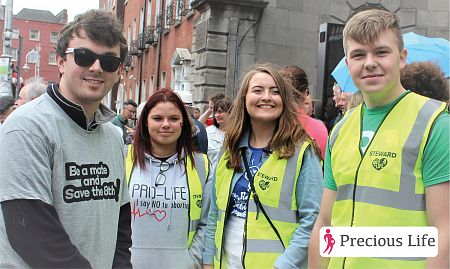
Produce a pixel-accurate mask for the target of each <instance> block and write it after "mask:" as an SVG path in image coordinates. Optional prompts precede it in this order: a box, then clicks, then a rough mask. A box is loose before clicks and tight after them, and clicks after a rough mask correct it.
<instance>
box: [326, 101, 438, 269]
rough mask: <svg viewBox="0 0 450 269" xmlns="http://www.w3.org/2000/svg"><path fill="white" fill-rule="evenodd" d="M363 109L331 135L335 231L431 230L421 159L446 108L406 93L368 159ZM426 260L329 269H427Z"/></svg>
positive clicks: (363, 262) (348, 263) (333, 263)
mask: <svg viewBox="0 0 450 269" xmlns="http://www.w3.org/2000/svg"><path fill="white" fill-rule="evenodd" d="M361 109H362V105H360V106H358V107H356V108H355V109H354V110H352V111H350V112H349V113H348V115H346V117H345V118H344V119H342V120H341V121H340V122H339V123H338V124H337V126H336V127H335V128H334V129H333V131H332V133H331V135H330V142H329V148H330V152H331V168H332V173H333V177H334V179H335V181H336V185H337V193H336V201H335V202H334V206H333V211H332V218H331V225H332V226H354V227H357V226H427V225H428V222H427V216H426V210H425V188H424V184H423V179H422V156H423V152H424V148H425V145H426V143H427V140H428V137H429V134H430V130H431V127H432V125H433V123H434V122H435V120H436V119H437V118H438V117H439V116H440V115H441V114H442V113H444V112H445V111H446V104H445V103H442V102H439V101H437V100H433V99H429V98H426V97H423V96H420V95H417V94H415V93H407V94H406V95H405V96H403V97H402V98H401V99H400V100H398V103H397V104H395V105H394V107H393V108H392V109H391V111H389V112H388V113H387V115H386V116H385V119H384V120H383V121H382V124H381V125H380V126H379V128H378V130H377V131H376V132H375V135H374V136H373V138H372V140H371V141H370V143H369V145H368V147H367V149H366V151H365V153H364V154H362V153H361V150H360V139H361V133H362V129H361V122H362V119H361ZM424 267H425V258H385V259H382V258H352V257H347V258H331V259H330V263H329V266H328V268H352V269H353V268H364V269H366V268H424Z"/></svg>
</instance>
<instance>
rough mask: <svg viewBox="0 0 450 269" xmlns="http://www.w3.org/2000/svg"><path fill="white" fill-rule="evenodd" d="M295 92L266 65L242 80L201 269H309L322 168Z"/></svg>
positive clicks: (215, 189) (218, 173)
mask: <svg viewBox="0 0 450 269" xmlns="http://www.w3.org/2000/svg"><path fill="white" fill-rule="evenodd" d="M290 87H292V86H291V85H290V84H289V83H288V82H287V81H286V80H285V79H284V78H283V77H282V75H281V74H280V73H279V72H278V71H277V70H276V69H275V68H274V67H272V66H271V65H268V64H259V65H256V66H255V67H254V68H253V69H251V70H250V71H249V72H248V73H247V74H246V75H245V77H244V79H243V82H242V84H241V87H240V90H239V93H238V95H237V98H236V100H235V101H234V103H233V106H232V108H231V111H230V114H229V115H228V119H229V120H232V121H233V122H228V123H229V124H227V125H226V128H225V141H224V151H225V152H224V154H223V155H222V157H221V158H220V160H219V163H218V164H217V168H216V172H215V177H214V179H213V180H215V183H214V184H212V188H213V190H212V191H211V194H212V196H211V208H210V211H209V215H208V224H207V228H206V237H205V251H204V254H203V264H204V265H203V267H204V268H211V267H212V266H214V268H273V267H276V268H279V269H283V268H306V265H307V252H308V250H307V247H308V242H309V237H310V232H311V229H312V227H313V225H314V222H315V220H316V216H317V213H318V212H319V207H320V200H321V197H322V185H321V182H322V169H321V167H320V161H319V156H318V154H319V153H318V151H316V150H315V149H314V148H313V147H311V139H310V138H309V137H308V135H307V134H306V132H305V130H304V129H303V128H302V126H301V125H300V124H299V123H298V121H297V117H296V110H297V109H296V107H295V103H294V102H292V101H291V100H293V99H294V97H293V92H294V91H293V90H292V89H290Z"/></svg>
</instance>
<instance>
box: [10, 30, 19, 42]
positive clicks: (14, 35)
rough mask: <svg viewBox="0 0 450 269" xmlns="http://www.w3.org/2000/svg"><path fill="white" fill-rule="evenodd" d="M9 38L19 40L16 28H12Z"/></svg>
mask: <svg viewBox="0 0 450 269" xmlns="http://www.w3.org/2000/svg"><path fill="white" fill-rule="evenodd" d="M11 37H12V38H14V39H19V29H18V28H13V29H12V34H11Z"/></svg>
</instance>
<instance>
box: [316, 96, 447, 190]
mask: <svg viewBox="0 0 450 269" xmlns="http://www.w3.org/2000/svg"><path fill="white" fill-rule="evenodd" d="M408 92H409V91H406V92H404V93H402V94H401V95H400V96H399V97H398V98H397V99H396V100H394V101H392V102H391V103H389V104H387V105H384V106H380V107H375V108H367V107H366V106H365V105H364V104H363V113H362V115H363V120H362V135H361V143H360V147H361V151H362V152H363V153H364V152H365V150H366V148H367V146H368V145H369V142H370V140H371V139H372V138H373V136H374V134H375V131H376V130H377V129H378V127H379V125H380V124H381V122H382V120H383V119H384V117H385V115H386V113H388V112H389V111H390V110H391V108H392V107H393V106H394V105H395V104H396V103H397V100H398V99H400V98H402V97H403V96H404V95H405V94H406V93H408ZM449 131H450V115H449V114H448V113H443V114H442V115H440V116H439V117H438V118H437V120H436V122H435V124H434V126H433V127H432V131H431V134H430V137H429V140H428V143H427V145H426V146H425V151H424V154H423V167H422V175H423V182H424V186H425V187H429V186H432V185H436V184H439V183H442V182H447V181H449V178H450V150H449V146H450V143H449V139H450V135H449ZM328 146H329V144H328V143H327V149H326V151H325V163H324V185H325V187H326V188H328V189H331V190H337V188H336V182H335V180H334V177H333V173H332V170H331V160H330V159H331V153H330V149H329V148H328Z"/></svg>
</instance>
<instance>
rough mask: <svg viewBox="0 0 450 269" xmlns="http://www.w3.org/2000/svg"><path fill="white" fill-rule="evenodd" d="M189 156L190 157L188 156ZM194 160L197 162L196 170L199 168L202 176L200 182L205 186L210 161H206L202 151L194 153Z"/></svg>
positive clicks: (199, 173) (199, 174)
mask: <svg viewBox="0 0 450 269" xmlns="http://www.w3.org/2000/svg"><path fill="white" fill-rule="evenodd" d="M188 158H189V157H188ZM194 162H195V170H197V174H198V177H199V178H200V183H201V184H202V188H203V186H205V183H206V180H207V178H206V177H207V176H208V175H207V174H206V165H208V163H205V159H203V154H200V153H194Z"/></svg>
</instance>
